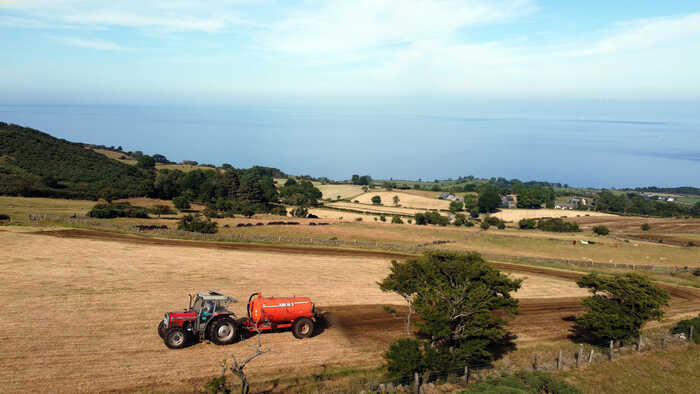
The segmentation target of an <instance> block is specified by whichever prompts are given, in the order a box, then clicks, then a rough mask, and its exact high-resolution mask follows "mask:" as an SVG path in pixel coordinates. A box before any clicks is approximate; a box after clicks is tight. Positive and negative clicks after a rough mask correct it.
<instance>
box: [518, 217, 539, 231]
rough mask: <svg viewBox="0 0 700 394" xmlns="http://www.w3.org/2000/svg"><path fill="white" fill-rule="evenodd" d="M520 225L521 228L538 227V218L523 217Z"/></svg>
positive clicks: (531, 228) (530, 228)
mask: <svg viewBox="0 0 700 394" xmlns="http://www.w3.org/2000/svg"><path fill="white" fill-rule="evenodd" d="M518 227H520V229H521V230H533V229H534V228H535V227H537V220H535V219H522V220H520V221H519V222H518Z"/></svg>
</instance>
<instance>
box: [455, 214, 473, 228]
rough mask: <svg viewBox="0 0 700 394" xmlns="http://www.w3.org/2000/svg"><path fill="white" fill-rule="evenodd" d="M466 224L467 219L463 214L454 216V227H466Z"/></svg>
mask: <svg viewBox="0 0 700 394" xmlns="http://www.w3.org/2000/svg"><path fill="white" fill-rule="evenodd" d="M467 223H469V220H467V217H466V216H465V215H464V214H463V213H458V214H456V215H455V221H454V225H455V226H457V227H459V226H463V225H466V224H467Z"/></svg>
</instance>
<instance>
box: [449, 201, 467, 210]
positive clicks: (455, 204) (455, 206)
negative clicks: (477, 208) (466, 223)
mask: <svg viewBox="0 0 700 394" xmlns="http://www.w3.org/2000/svg"><path fill="white" fill-rule="evenodd" d="M462 207H464V203H463V202H461V201H452V202H451V203H450V212H458V211H461V210H462Z"/></svg>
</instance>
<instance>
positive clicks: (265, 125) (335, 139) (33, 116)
mask: <svg viewBox="0 0 700 394" xmlns="http://www.w3.org/2000/svg"><path fill="white" fill-rule="evenodd" d="M506 107H507V106H506ZM556 107H557V106H556V104H555V103H552V104H551V105H549V106H547V105H540V106H539V107H538V108H537V109H536V110H528V108H523V107H522V106H512V105H511V106H510V107H508V108H505V109H500V110H499V109H498V108H497V109H494V108H489V109H488V110H483V109H480V108H478V106H467V105H465V106H464V108H460V107H459V106H453V107H450V108H433V109H432V110H428V109H422V108H415V107H414V108H408V107H406V108H401V107H395V108H391V109H387V108H381V107H363V106H341V105H335V106H330V105H329V106H311V105H274V106H273V105H236V106H233V105H232V106H222V105H216V106H205V105H196V106H194V105H193V106H187V105H161V106H148V105H143V106H138V105H28V104H25V105H4V106H0V121H3V122H8V123H16V124H20V125H23V126H27V127H32V128H35V129H38V130H41V131H44V132H46V133H49V134H51V135H53V136H55V137H58V138H63V139H66V140H69V141H74V142H84V143H89V144H98V145H107V146H115V147H117V146H121V147H122V148H123V149H124V150H125V151H136V150H139V151H143V152H144V153H146V154H155V153H159V154H163V155H165V156H166V157H167V158H168V159H170V160H172V161H181V160H196V161H198V162H200V163H207V164H215V165H220V164H222V163H229V164H231V165H233V166H234V167H237V168H247V167H250V166H253V165H264V166H270V167H276V168H279V169H281V170H283V171H285V172H287V173H289V174H294V175H312V176H315V177H321V176H325V177H328V178H331V179H336V180H344V179H349V178H350V177H351V176H352V174H360V175H364V174H369V175H371V176H372V177H373V178H375V179H394V180H400V179H419V178H420V179H422V180H433V179H448V178H457V177H459V176H468V175H472V176H475V177H484V178H490V177H504V178H507V179H512V178H518V179H520V180H524V181H527V180H539V181H550V182H560V183H562V184H568V185H570V186H576V187H605V188H623V187H638V186H651V185H654V186H696V187H698V186H700V106H696V105H695V104H693V105H691V106H686V107H685V109H684V110H683V111H675V112H674V111H673V110H656V111H650V110H649V108H652V107H653V106H652V105H651V104H643V105H639V106H638V108H637V107H635V106H634V105H633V104H627V105H625V106H624V108H623V107H620V108H623V109H622V110H619V111H616V110H615V109H614V108H612V109H610V110H605V106H601V105H599V106H597V107H595V108H596V110H588V111H585V110H579V108H577V107H576V106H575V105H569V106H568V107H566V108H565V109H564V110H557V109H556ZM613 107H614V106H613ZM666 107H667V108H668V107H671V108H672V106H668V105H667V106H666ZM654 108H655V107H654Z"/></svg>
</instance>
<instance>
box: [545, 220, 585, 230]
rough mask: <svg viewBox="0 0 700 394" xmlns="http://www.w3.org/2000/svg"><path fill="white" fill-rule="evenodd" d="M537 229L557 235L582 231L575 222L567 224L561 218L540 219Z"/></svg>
mask: <svg viewBox="0 0 700 394" xmlns="http://www.w3.org/2000/svg"><path fill="white" fill-rule="evenodd" d="M537 229H538V230H542V231H551V232H557V233H574V232H579V231H581V229H579V228H578V224H576V223H574V222H565V221H563V220H561V219H559V218H546V219H540V220H539V221H538V222H537Z"/></svg>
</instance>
